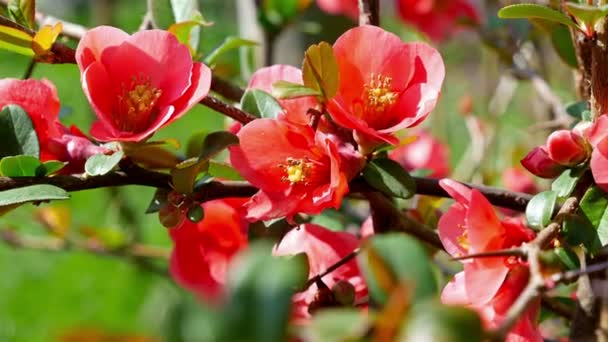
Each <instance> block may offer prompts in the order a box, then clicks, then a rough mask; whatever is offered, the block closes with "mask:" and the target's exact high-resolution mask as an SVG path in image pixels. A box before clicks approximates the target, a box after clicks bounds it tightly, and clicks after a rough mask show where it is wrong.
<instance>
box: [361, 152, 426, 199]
mask: <svg viewBox="0 0 608 342" xmlns="http://www.w3.org/2000/svg"><path fill="white" fill-rule="evenodd" d="M363 178H365V180H366V181H367V182H368V183H369V185H371V186H372V187H374V189H376V190H378V191H380V192H382V193H384V194H386V195H388V196H395V197H399V198H410V197H412V196H414V194H415V193H416V182H414V179H413V178H412V177H411V176H410V175H409V173H408V172H407V171H406V170H405V169H404V168H403V167H402V166H401V165H399V163H397V162H396V161H394V160H392V159H388V158H378V159H374V160H372V161H371V162H369V163H368V164H367V165H366V166H365V168H364V169H363Z"/></svg>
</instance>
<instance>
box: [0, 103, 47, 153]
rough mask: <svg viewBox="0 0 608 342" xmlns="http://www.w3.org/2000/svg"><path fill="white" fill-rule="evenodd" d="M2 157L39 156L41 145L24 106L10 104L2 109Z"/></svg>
mask: <svg viewBox="0 0 608 342" xmlns="http://www.w3.org/2000/svg"><path fill="white" fill-rule="evenodd" d="M0 137H2V143H1V144H0V158H2V157H6V156H17V155H22V154H25V155H29V156H34V157H36V158H38V157H39V156H40V145H39V143H38V136H37V135H36V131H35V130H34V125H33V123H32V120H31V119H30V116H29V115H28V114H27V113H26V112H25V111H24V110H23V108H21V107H19V106H16V105H8V106H6V107H4V109H2V111H0Z"/></svg>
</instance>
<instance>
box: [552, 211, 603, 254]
mask: <svg viewBox="0 0 608 342" xmlns="http://www.w3.org/2000/svg"><path fill="white" fill-rule="evenodd" d="M562 236H563V237H564V238H565V240H566V242H567V243H568V244H569V245H570V246H579V245H583V246H585V248H586V249H587V251H588V252H589V253H591V254H595V253H596V252H597V251H598V250H599V249H600V248H601V247H602V244H601V242H600V240H599V236H598V233H597V230H596V229H595V227H594V226H593V225H591V223H590V222H589V220H587V218H586V217H584V216H579V215H573V214H570V215H566V217H564V223H563V224H562Z"/></svg>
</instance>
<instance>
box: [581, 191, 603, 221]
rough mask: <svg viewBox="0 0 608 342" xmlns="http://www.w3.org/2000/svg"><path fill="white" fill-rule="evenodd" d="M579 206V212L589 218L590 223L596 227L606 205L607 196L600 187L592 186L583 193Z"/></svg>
mask: <svg viewBox="0 0 608 342" xmlns="http://www.w3.org/2000/svg"><path fill="white" fill-rule="evenodd" d="M579 207H580V212H581V213H582V214H583V216H585V217H586V218H587V219H588V220H589V222H590V223H591V225H592V226H593V227H598V226H599V225H600V221H601V220H602V216H604V212H605V211H606V208H607V207H608V197H607V196H606V193H605V192H604V191H603V190H602V189H600V188H599V187H597V186H592V187H590V188H589V189H588V190H587V192H585V195H583V198H582V199H581V202H580V206H579Z"/></svg>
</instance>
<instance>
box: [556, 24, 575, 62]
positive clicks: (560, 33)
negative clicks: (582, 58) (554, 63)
mask: <svg viewBox="0 0 608 342" xmlns="http://www.w3.org/2000/svg"><path fill="white" fill-rule="evenodd" d="M551 43H552V44H553V48H554V49H555V52H557V55H558V56H559V57H560V58H561V59H562V61H564V63H566V64H567V65H568V66H569V67H572V68H577V67H578V61H577V60H576V51H575V50H574V44H573V43H572V37H571V36H570V31H569V30H568V28H567V27H565V26H563V25H556V26H555V28H554V29H553V31H552V32H551Z"/></svg>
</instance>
